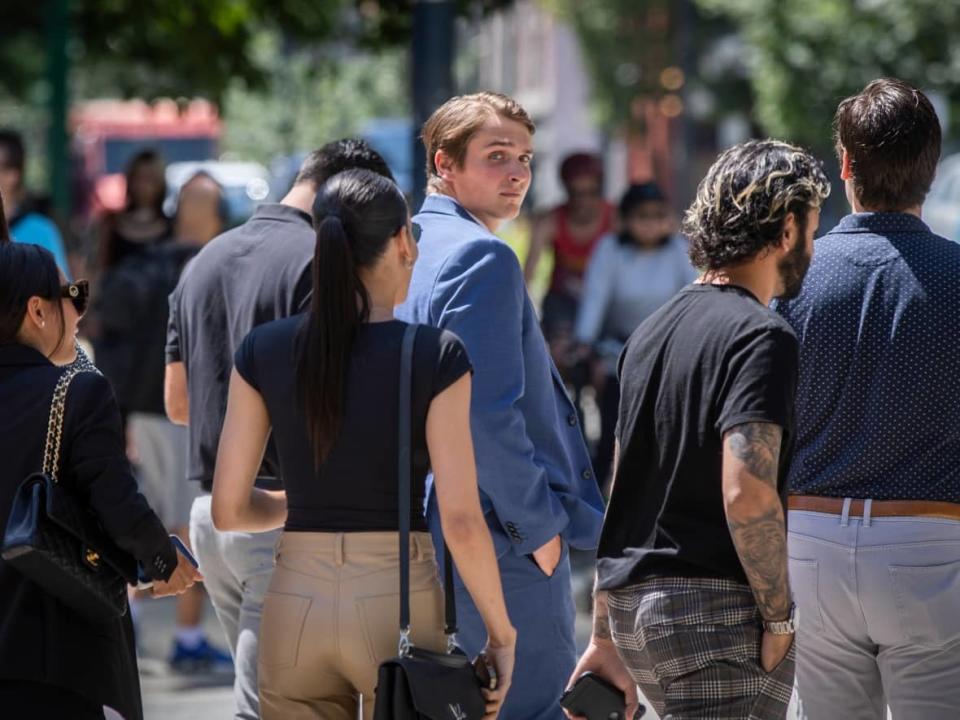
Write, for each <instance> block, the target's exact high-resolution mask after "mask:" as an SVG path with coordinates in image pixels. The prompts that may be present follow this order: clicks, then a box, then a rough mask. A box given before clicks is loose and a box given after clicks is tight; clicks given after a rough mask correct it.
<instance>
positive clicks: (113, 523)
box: [0, 345, 176, 720]
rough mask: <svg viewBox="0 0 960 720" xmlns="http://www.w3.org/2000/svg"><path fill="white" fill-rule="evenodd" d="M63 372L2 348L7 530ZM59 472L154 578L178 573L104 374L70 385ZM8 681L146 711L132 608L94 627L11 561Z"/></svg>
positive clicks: (4, 589) (39, 454)
mask: <svg viewBox="0 0 960 720" xmlns="http://www.w3.org/2000/svg"><path fill="white" fill-rule="evenodd" d="M62 372H63V369H62V368H59V367H56V366H55V365H53V364H51V363H50V362H49V361H48V360H47V359H46V358H45V357H44V356H43V355H42V354H40V353H39V352H37V351H36V350H34V349H32V348H29V347H26V346H24V345H3V346H0V532H3V530H4V529H5V528H6V524H7V519H8V517H9V515H10V505H11V502H12V500H13V496H14V493H15V491H16V489H17V487H18V486H19V485H20V483H21V482H22V481H23V480H24V479H25V478H26V477H27V476H28V475H30V474H31V473H33V472H37V471H39V470H40V469H41V468H42V465H43V446H44V442H45V440H46V434H47V421H48V417H49V413H50V401H51V399H52V397H53V389H54V386H55V385H56V383H57V379H58V378H59V377H60V375H61V373H62ZM59 477H60V481H61V482H64V483H67V484H69V485H71V486H72V487H73V488H74V489H75V490H76V492H77V494H78V496H79V497H81V498H83V499H84V500H86V501H87V502H88V503H89V504H90V505H91V506H92V507H93V509H94V511H95V512H96V514H97V516H98V517H99V519H100V521H101V523H102V524H103V527H104V529H105V530H106V531H107V532H108V533H109V534H110V535H111V536H112V537H113V539H114V540H115V541H116V542H117V544H118V545H120V546H121V547H122V548H124V549H125V550H127V551H128V552H130V553H131V554H132V555H134V556H135V557H136V558H137V559H138V560H139V561H140V562H141V564H142V565H143V566H144V568H145V571H146V572H147V574H148V575H151V576H152V577H153V578H154V579H163V580H165V579H168V578H169V576H170V574H172V572H173V569H174V567H175V565H176V551H175V550H174V549H173V546H172V544H171V543H170V539H169V537H168V536H167V531H166V530H165V529H164V527H163V525H162V524H161V522H160V520H159V519H158V518H157V516H156V515H155V514H154V512H153V511H152V510H151V509H150V506H149V505H148V504H147V501H146V499H144V497H143V496H142V495H141V494H140V493H139V492H137V484H136V480H135V478H134V477H133V474H132V472H131V470H130V465H129V463H128V462H127V458H126V454H125V443H124V438H123V434H122V430H121V426H120V412H119V410H118V408H117V403H116V400H115V399H114V396H113V390H112V389H111V387H110V383H109V382H108V381H107V380H106V379H105V378H104V377H102V376H101V375H97V374H96V373H81V374H80V375H77V376H76V377H75V378H74V379H73V381H72V382H71V384H70V389H69V391H68V394H67V401H66V412H65V415H64V426H63V441H62V445H61V471H60V476H59ZM158 567H165V568H166V573H165V574H164V573H160V572H158V571H157V568H158ZM0 679H4V680H31V681H34V682H41V683H47V684H52V685H57V686H60V687H64V688H66V689H68V690H72V691H73V692H76V693H79V694H81V695H83V696H85V697H87V698H89V699H90V700H92V701H94V702H97V703H101V704H104V705H108V706H110V707H112V708H114V709H115V710H116V711H117V712H119V713H120V714H121V715H123V716H124V717H125V718H126V720H139V718H142V716H143V709H142V704H141V700H140V680H139V676H138V673H137V658H136V651H135V647H134V638H133V626H132V623H131V621H130V613H129V612H128V613H127V614H126V615H125V616H124V617H123V618H121V619H119V620H116V621H114V622H111V623H105V624H98V623H92V622H90V621H88V620H86V619H84V618H83V617H82V616H80V615H78V614H77V613H75V612H74V611H73V610H71V609H70V608H69V607H67V606H66V605H64V604H62V603H60V602H59V601H57V600H55V599H54V598H53V597H52V596H50V595H49V594H47V593H46V592H44V591H43V590H42V589H41V588H40V587H39V586H38V585H36V584H34V583H33V582H31V581H29V580H27V579H26V578H25V577H24V576H22V575H21V574H20V573H19V572H17V571H16V570H14V569H13V568H12V567H10V566H9V565H7V564H6V563H5V562H3V560H0Z"/></svg>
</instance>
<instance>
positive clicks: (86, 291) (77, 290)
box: [60, 280, 90, 316]
mask: <svg viewBox="0 0 960 720" xmlns="http://www.w3.org/2000/svg"><path fill="white" fill-rule="evenodd" d="M60 297H61V298H64V299H65V300H69V301H70V302H72V303H73V307H74V308H76V310H77V314H78V315H81V316H82V315H84V314H85V313H86V312H87V305H88V304H89V302H90V283H89V282H87V281H86V280H77V281H76V282H74V283H67V284H66V285H61V286H60Z"/></svg>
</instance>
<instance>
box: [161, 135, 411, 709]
mask: <svg viewBox="0 0 960 720" xmlns="http://www.w3.org/2000/svg"><path fill="white" fill-rule="evenodd" d="M354 167H356V168H363V169H366V170H372V171H374V172H378V173H380V174H381V175H384V176H386V177H390V178H391V179H392V176H391V175H390V170H389V169H388V168H387V165H386V163H385V162H384V161H383V158H381V157H380V156H379V155H378V154H377V153H376V152H375V151H374V150H373V149H371V148H370V146H369V145H367V144H366V143H365V142H363V141H362V140H353V139H347V140H337V141H335V142H332V143H329V144H327V145H324V146H323V147H322V148H320V149H319V150H316V151H314V152H312V153H311V154H310V155H309V156H308V157H307V159H306V160H305V161H304V163H303V165H302V167H301V169H300V173H299V174H298V175H297V179H296V181H295V183H294V185H293V187H292V188H291V190H290V192H289V193H287V195H286V196H285V197H284V198H283V200H281V201H280V202H279V203H267V204H264V205H261V206H260V207H259V208H257V212H256V213H255V214H254V215H253V217H252V218H250V219H249V220H248V221H247V222H246V223H244V224H243V225H241V226H240V227H237V228H234V229H232V230H229V231H227V232H225V233H223V234H222V235H220V236H218V237H216V238H214V239H213V240H212V241H211V242H210V243H209V244H207V245H206V246H205V247H204V248H203V250H201V251H200V252H199V253H198V254H197V256H196V257H195V258H194V259H193V260H192V261H191V263H190V265H189V266H188V267H187V268H186V270H185V271H184V273H183V275H182V277H181V278H180V282H179V284H178V285H177V288H176V290H174V292H173V294H171V296H170V320H169V326H168V328H169V329H168V333H167V368H166V377H165V388H164V399H165V403H166V409H167V415H168V417H169V418H170V419H171V420H172V421H173V422H175V423H178V424H180V425H188V426H189V438H188V439H189V454H188V464H187V479H188V480H192V481H195V482H199V483H200V486H201V488H202V489H203V490H204V491H205V492H204V494H203V495H201V496H200V497H198V498H197V499H196V500H195V501H194V503H193V508H192V511H191V514H190V541H191V543H192V545H193V549H194V552H195V553H196V555H197V559H198V560H199V561H200V567H201V569H202V572H203V574H204V585H205V587H206V588H207V592H208V593H209V594H210V599H211V600H212V601H213V606H214V609H215V610H216V611H217V617H218V618H219V620H220V623H221V625H222V626H223V628H224V630H225V632H226V636H227V641H228V643H229V645H230V650H231V652H232V653H233V657H234V663H235V665H236V682H235V686H234V690H235V698H236V702H237V711H236V717H237V718H238V720H239V719H241V718H242V719H244V720H250V719H252V718H257V717H259V700H258V697H257V634H258V632H259V627H260V613H261V610H262V606H263V596H264V593H265V592H266V589H267V586H268V584H269V582H270V576H271V574H272V571H273V555H274V545H275V543H276V541H277V537H278V536H279V531H277V532H271V533H261V534H249V533H239V532H222V533H221V532H218V531H217V530H216V529H215V528H214V526H213V520H212V518H211V515H210V495H209V492H210V490H211V487H212V482H213V470H214V463H215V460H216V456H217V446H218V444H219V441H220V432H221V430H222V429H223V418H224V414H225V412H226V406H227V387H228V382H229V378H230V372H231V370H232V368H233V354H234V353H235V352H236V349H237V347H238V346H239V344H240V341H242V340H243V338H244V337H245V336H246V334H247V333H248V332H249V331H250V330H251V329H252V328H253V327H254V326H256V325H259V324H261V323H265V322H268V321H270V320H276V319H278V318H283V317H289V316H290V315H293V314H294V313H297V312H299V311H300V310H301V309H303V308H304V307H305V305H306V302H307V300H308V298H309V297H310V292H311V282H312V280H311V274H310V266H311V262H312V260H313V254H314V248H315V243H316V233H315V232H314V230H313V221H312V218H311V216H310V211H311V208H312V207H313V199H314V197H315V196H316V193H317V189H318V188H319V187H320V186H321V185H322V184H323V183H324V182H326V180H327V179H328V178H330V177H332V176H333V175H335V174H337V173H338V172H341V171H342V170H346V169H349V168H354ZM257 487H261V488H265V489H268V490H279V489H281V487H282V485H281V481H280V478H279V477H278V465H277V455H276V449H275V448H274V447H273V443H272V441H271V442H270V443H268V445H267V448H266V452H265V454H264V459H263V465H262V467H261V469H260V473H259V476H258V479H257Z"/></svg>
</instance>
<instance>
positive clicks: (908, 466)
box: [776, 79, 960, 720]
mask: <svg viewBox="0 0 960 720" xmlns="http://www.w3.org/2000/svg"><path fill="white" fill-rule="evenodd" d="M835 131H836V143H837V152H838V155H839V157H840V161H841V164H842V172H841V177H842V178H843V180H844V183H845V187H846V194H847V199H848V200H849V202H850V205H851V206H852V208H853V213H852V214H850V215H847V216H846V217H845V218H843V219H842V220H841V221H840V224H839V225H838V226H837V227H836V228H834V229H833V230H832V231H830V232H829V233H827V234H826V235H825V236H824V237H822V238H820V239H819V240H818V241H817V242H816V246H815V247H816V250H815V252H814V259H813V263H812V265H811V267H810V271H809V273H808V275H807V278H806V281H805V283H804V287H803V290H802V292H801V294H800V295H799V296H798V297H797V298H796V299H794V300H791V301H788V302H781V303H779V304H778V306H777V307H776V309H777V310H778V312H780V313H781V314H782V315H783V317H784V318H785V319H786V320H787V321H788V322H789V323H790V324H791V326H792V327H793V328H794V330H795V331H796V333H797V336H798V337H799V339H800V343H801V351H800V379H799V387H798V391H797V405H796V413H797V444H796V451H795V454H794V462H793V466H792V468H791V472H790V477H789V484H790V492H791V496H790V501H789V507H790V512H789V518H788V526H789V530H790V532H789V551H790V581H791V585H792V586H793V588H794V593H795V595H796V597H795V600H796V602H797V605H798V608H799V618H800V619H799V635H798V636H797V643H798V658H797V683H798V687H799V694H800V700H801V702H802V704H803V710H804V716H805V717H809V718H812V719H819V718H840V717H842V718H845V719H847V720H849V719H852V718H858V719H859V718H864V719H867V718H871V719H872V718H877V719H878V720H880V719H881V718H886V709H887V706H889V708H890V709H891V711H892V713H893V717H894V718H923V719H924V720H940V719H943V720H946V719H947V718H950V719H951V720H955V719H956V718H958V717H960V245H956V244H954V243H951V242H950V241H948V240H945V239H944V238H941V237H938V236H936V235H934V234H933V233H932V232H930V229H929V228H928V227H927V226H926V225H925V224H924V222H923V221H922V220H921V219H920V209H921V205H922V204H923V200H924V197H925V196H926V194H927V192H928V190H929V189H930V183H931V182H932V181H933V176H934V173H935V171H936V165H937V160H938V158H939V156H940V125H939V122H938V120H937V116H936V114H935V112H934V109H933V107H932V105H931V104H930V101H929V100H928V99H927V97H926V96H924V94H923V93H921V92H920V91H918V90H916V89H914V88H912V87H910V86H909V85H907V84H905V83H903V82H900V81H898V80H889V79H883V80H875V81H874V82H872V83H870V84H869V85H867V87H866V88H864V89H863V91H862V92H860V93H859V94H858V95H855V96H853V97H850V98H847V99H846V100H844V101H843V102H842V103H841V104H840V107H839V109H838V110H837V114H836V118H835Z"/></svg>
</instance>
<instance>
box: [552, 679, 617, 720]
mask: <svg viewBox="0 0 960 720" xmlns="http://www.w3.org/2000/svg"><path fill="white" fill-rule="evenodd" d="M560 706H561V707H563V708H564V709H566V710H569V711H570V712H572V713H573V714H574V715H580V716H582V717H585V718H587V720H626V718H625V717H624V715H625V714H626V711H627V710H626V699H625V698H624V696H623V693H622V692H620V691H619V690H617V688H615V687H614V686H613V685H611V684H610V683H608V682H607V681H606V680H604V679H603V678H600V677H597V676H596V675H594V674H593V673H584V674H583V675H581V676H580V678H579V679H578V680H577V682H575V683H574V684H573V687H572V688H570V689H569V690H567V692H565V693H564V694H563V697H562V698H560Z"/></svg>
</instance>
